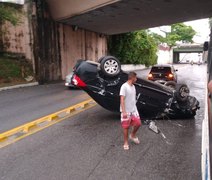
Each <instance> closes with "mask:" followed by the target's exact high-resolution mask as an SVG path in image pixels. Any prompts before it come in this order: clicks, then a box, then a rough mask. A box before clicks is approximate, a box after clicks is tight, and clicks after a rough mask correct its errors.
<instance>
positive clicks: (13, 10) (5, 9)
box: [0, 3, 22, 25]
mask: <svg viewBox="0 0 212 180" xmlns="http://www.w3.org/2000/svg"><path fill="white" fill-rule="evenodd" d="M21 15H22V12H21V9H20V8H19V7H17V6H16V5H13V4H9V3H0V24H2V23H4V22H5V21H8V22H10V23H11V24H13V25H17V24H18V23H19V22H20V19H21Z"/></svg>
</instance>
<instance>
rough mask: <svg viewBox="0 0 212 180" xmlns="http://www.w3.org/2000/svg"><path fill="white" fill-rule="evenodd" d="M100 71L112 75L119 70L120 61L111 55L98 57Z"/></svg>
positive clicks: (116, 73)
mask: <svg viewBox="0 0 212 180" xmlns="http://www.w3.org/2000/svg"><path fill="white" fill-rule="evenodd" d="M100 59H101V62H100V67H101V71H102V73H103V74H104V75H105V76H108V77H114V76H116V75H118V74H119V73H120V71H121V63H120V62H119V60H118V59H116V58H115V57H113V56H105V57H104V58H100Z"/></svg>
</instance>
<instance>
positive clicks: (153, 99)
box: [72, 56, 199, 119]
mask: <svg viewBox="0 0 212 180" xmlns="http://www.w3.org/2000/svg"><path fill="white" fill-rule="evenodd" d="M127 79H128V74H127V73H126V72H123V71H122V70H121V65H120V62H119V61H118V59H116V58H115V57H113V56H105V57H103V58H101V59H100V60H99V62H92V61H86V60H79V61H78V62H77V64H76V66H75V71H74V75H73V78H72V83H73V84H74V85H75V86H77V87H79V88H81V89H83V90H84V91H85V92H87V93H88V94H89V95H90V96H91V97H92V98H93V99H94V100H95V101H96V102H97V103H98V104H99V105H101V106H102V107H104V108H105V109H107V110H110V111H114V112H119V110H120V97H119V91H120V88H121V85H122V84H123V83H125V82H126V81H127ZM135 88H136V92H137V108H138V111H139V114H140V115H141V117H143V118H151V119H154V118H156V119H157V118H165V117H166V118H191V117H194V116H195V114H196V111H197V109H198V108H199V102H198V100H197V99H196V98H195V97H192V96H190V95H189V89H188V87H187V86H186V85H184V84H176V85H175V87H173V86H172V87H169V86H165V85H162V84H159V83H155V82H153V81H149V80H146V79H143V78H140V77H138V78H137V82H136V84H135Z"/></svg>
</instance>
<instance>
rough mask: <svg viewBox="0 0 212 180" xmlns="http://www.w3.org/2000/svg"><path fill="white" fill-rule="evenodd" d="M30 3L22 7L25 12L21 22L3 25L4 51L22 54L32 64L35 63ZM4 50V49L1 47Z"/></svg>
mask: <svg viewBox="0 0 212 180" xmlns="http://www.w3.org/2000/svg"><path fill="white" fill-rule="evenodd" d="M28 8H29V4H24V6H23V7H22V9H23V13H24V14H26V15H23V16H22V19H21V20H20V23H19V24H18V25H16V26H13V25H12V24H10V23H8V22H6V23H5V24H4V25H3V26H2V27H1V29H2V31H3V36H2V41H3V44H4V48H3V51H5V52H12V53H17V54H22V55H24V56H25V58H26V59H28V60H29V61H30V62H31V63H32V64H33V63H34V58H33V52H32V41H33V37H32V29H31V24H30V23H31V22H30V19H29V18H28V15H27V11H28ZM1 51H2V49H1Z"/></svg>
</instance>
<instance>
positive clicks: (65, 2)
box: [47, 0, 212, 35]
mask: <svg viewBox="0 0 212 180" xmlns="http://www.w3.org/2000/svg"><path fill="white" fill-rule="evenodd" d="M47 2H48V4H49V7H50V10H51V14H52V16H53V18H54V19H55V20H56V21H58V22H62V23H65V24H68V25H72V26H74V27H75V29H77V27H80V28H83V29H87V30H90V31H94V32H98V33H102V34H108V35H111V34H118V33H124V32H129V31H134V30H138V29H145V28H150V27H156V26H161V25H169V24H173V23H178V22H183V21H189V20H195V19H201V18H208V17H212V1H211V0H187V1H184V0H130V1H129V0H99V1H86V0H77V1H74V0H60V1H56V0H47Z"/></svg>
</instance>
